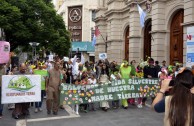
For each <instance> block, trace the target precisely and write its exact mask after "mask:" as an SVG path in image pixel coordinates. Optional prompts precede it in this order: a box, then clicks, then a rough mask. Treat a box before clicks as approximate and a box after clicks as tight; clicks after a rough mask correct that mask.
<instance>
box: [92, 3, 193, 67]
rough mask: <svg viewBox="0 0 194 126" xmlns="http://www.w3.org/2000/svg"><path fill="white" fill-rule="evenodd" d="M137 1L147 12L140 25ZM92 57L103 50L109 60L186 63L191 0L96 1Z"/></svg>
mask: <svg viewBox="0 0 194 126" xmlns="http://www.w3.org/2000/svg"><path fill="white" fill-rule="evenodd" d="M137 3H138V4H139V5H140V6H141V8H143V10H144V11H145V12H146V18H145V23H144V24H145V26H144V27H143V28H142V27H141V26H140V16H139V12H138V8H137ZM98 6H99V8H98V10H97V13H96V19H95V22H96V25H97V26H98V29H99V30H100V32H101V34H102V36H104V37H103V38H106V39H105V41H104V39H103V38H102V37H100V36H99V37H98V38H97V44H96V46H95V59H96V60H98V54H99V53H104V52H106V53H107V55H108V59H109V60H110V61H113V60H114V61H117V62H119V63H120V62H122V60H123V59H127V60H128V61H131V60H136V61H137V62H138V61H140V59H144V60H146V58H147V57H148V56H149V57H152V58H154V59H155V60H158V61H159V62H161V61H163V60H166V61H167V63H168V64H174V63H175V62H181V63H185V57H186V31H187V28H188V27H189V26H192V25H194V0H98Z"/></svg>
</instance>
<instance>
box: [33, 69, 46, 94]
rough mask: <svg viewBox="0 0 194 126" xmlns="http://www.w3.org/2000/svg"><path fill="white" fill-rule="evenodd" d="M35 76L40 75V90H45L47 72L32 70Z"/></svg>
mask: <svg viewBox="0 0 194 126" xmlns="http://www.w3.org/2000/svg"><path fill="white" fill-rule="evenodd" d="M34 74H35V75H41V90H45V84H46V80H45V78H46V76H47V70H34Z"/></svg>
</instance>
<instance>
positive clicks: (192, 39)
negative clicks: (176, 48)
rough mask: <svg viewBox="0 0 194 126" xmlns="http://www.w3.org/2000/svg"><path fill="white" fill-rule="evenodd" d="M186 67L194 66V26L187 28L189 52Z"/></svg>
mask: <svg viewBox="0 0 194 126" xmlns="http://www.w3.org/2000/svg"><path fill="white" fill-rule="evenodd" d="M186 52H187V53H186V55H187V58H186V60H187V61H186V66H187V67H191V66H192V65H194V26H193V27H188V28H187V51H186Z"/></svg>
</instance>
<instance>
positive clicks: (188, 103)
mask: <svg viewBox="0 0 194 126" xmlns="http://www.w3.org/2000/svg"><path fill="white" fill-rule="evenodd" d="M169 82H170V80H169V79H166V80H163V81H162V85H161V89H160V92H159V93H158V94H157V96H156V98H155V99H154V101H153V103H152V106H153V107H154V109H155V110H156V111H157V110H158V108H159V109H161V108H163V110H164V111H165V116H164V126H194V76H193V74H192V72H191V71H190V70H187V69H184V70H183V72H181V73H179V74H178V75H177V77H176V78H175V81H174V84H175V85H174V87H173V88H172V89H171V93H170V94H171V95H169V96H166V97H165V99H163V95H164V93H165V92H166V91H168V90H169V89H170V86H169ZM159 106H160V107H159Z"/></svg>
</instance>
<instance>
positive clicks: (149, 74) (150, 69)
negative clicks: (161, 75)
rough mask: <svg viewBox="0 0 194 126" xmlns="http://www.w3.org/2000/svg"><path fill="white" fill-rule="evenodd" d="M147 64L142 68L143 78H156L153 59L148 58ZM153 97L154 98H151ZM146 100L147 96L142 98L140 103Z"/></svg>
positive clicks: (143, 103)
mask: <svg viewBox="0 0 194 126" xmlns="http://www.w3.org/2000/svg"><path fill="white" fill-rule="evenodd" d="M148 63H149V65H147V66H145V67H144V69H143V72H144V78H150V79H151V78H158V72H157V69H156V67H155V66H154V59H153V58H150V59H149V60H148ZM152 99H154V98H152ZM146 100H147V98H146V97H145V98H143V99H142V105H145V101H146Z"/></svg>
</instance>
